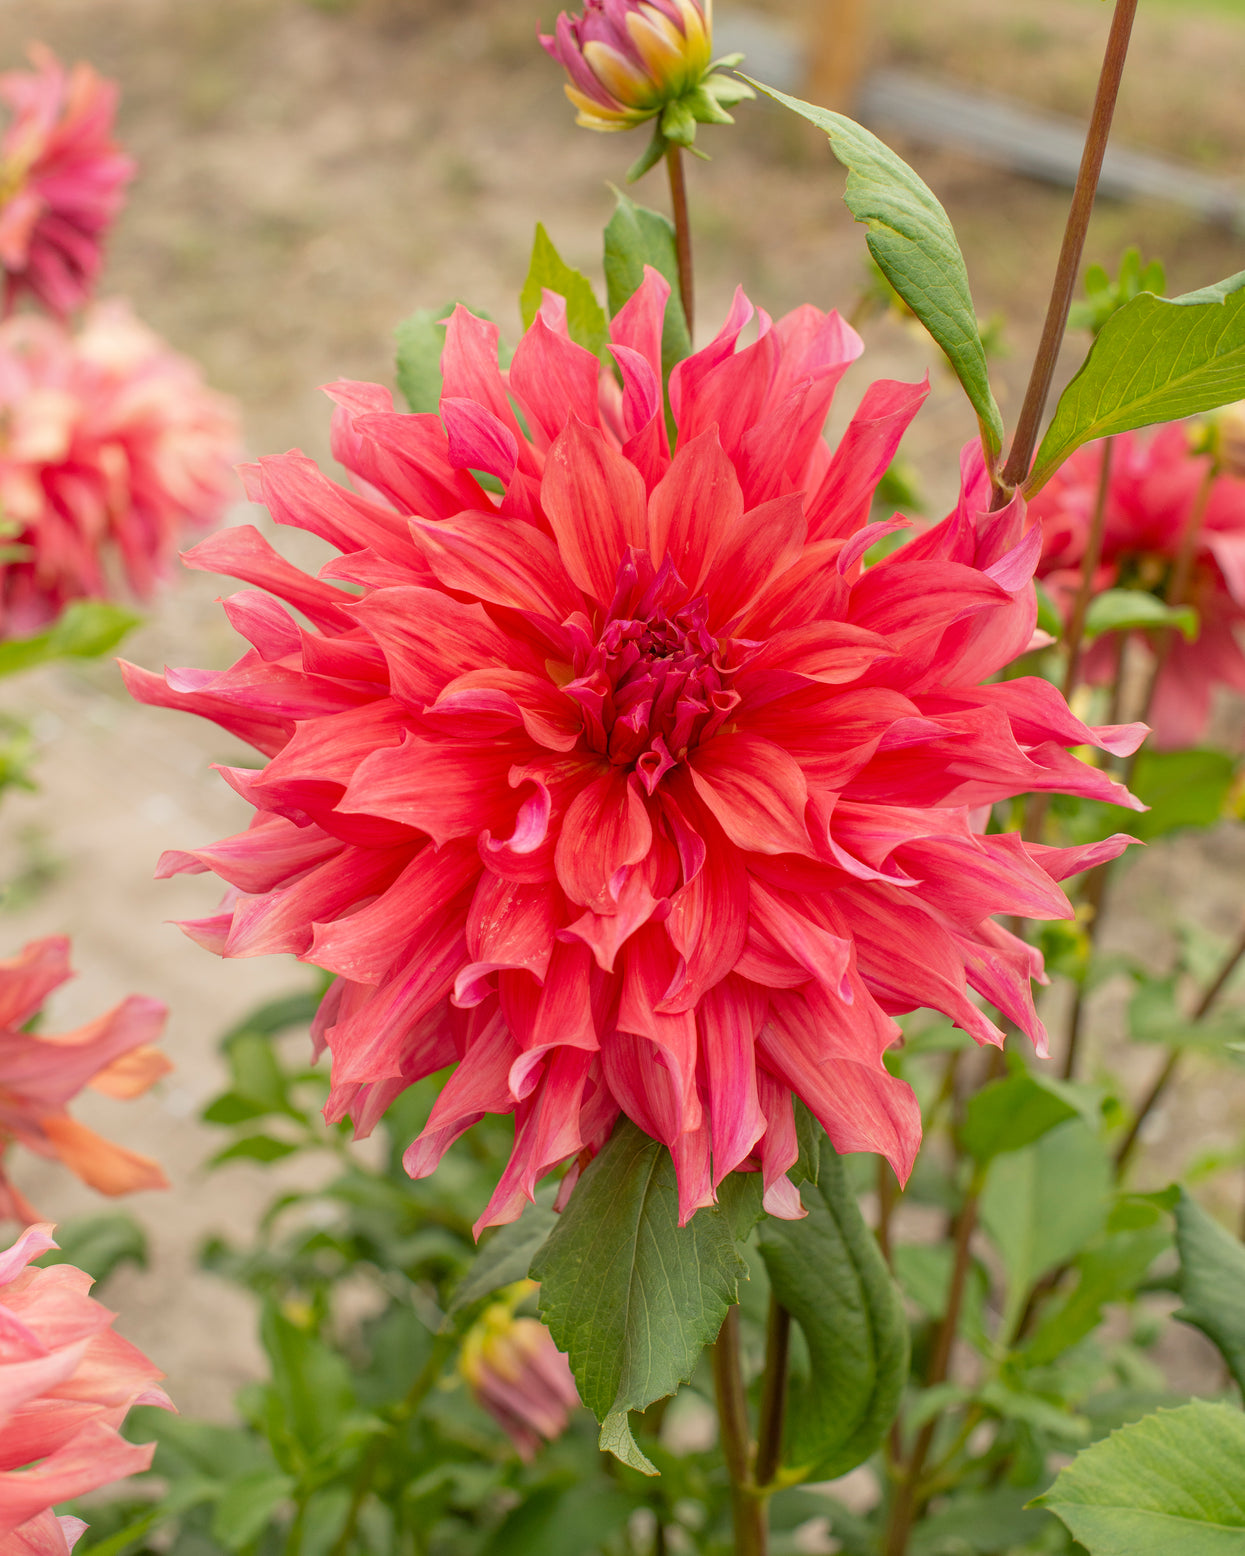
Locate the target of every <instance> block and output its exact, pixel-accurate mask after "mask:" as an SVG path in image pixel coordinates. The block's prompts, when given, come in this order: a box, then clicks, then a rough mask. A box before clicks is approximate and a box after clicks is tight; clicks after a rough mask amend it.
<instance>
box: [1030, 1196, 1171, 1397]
mask: <svg viewBox="0 0 1245 1556" xmlns="http://www.w3.org/2000/svg"><path fill="white" fill-rule="evenodd" d="M1170 1245H1171V1233H1170V1232H1169V1231H1168V1229H1167V1227H1166V1226H1165V1225H1163V1224H1162V1221H1161V1218H1159V1216H1158V1213H1157V1212H1155V1220H1154V1222H1153V1223H1152V1224H1151V1225H1149V1226H1146V1227H1139V1228H1136V1229H1134V1230H1130V1231H1118V1232H1112V1233H1111V1235H1109V1236H1107V1237H1104V1238H1103V1240H1102V1241H1101V1242H1100V1243H1098V1244H1096V1245H1095V1246H1093V1247H1091V1248H1087V1249H1085V1250H1084V1252H1082V1253H1080V1254H1078V1255H1077V1258H1076V1260H1075V1261H1074V1264H1075V1269H1076V1272H1077V1282H1076V1285H1075V1286H1074V1287H1073V1289H1072V1291H1071V1292H1069V1294H1068V1295H1067V1296H1066V1297H1064V1298H1063V1299H1062V1300H1061V1301H1060V1302H1058V1303H1057V1304H1056V1305H1055V1306H1054V1307H1053V1308H1052V1309H1050V1310H1049V1311H1048V1312H1046V1313H1045V1314H1044V1315H1043V1317H1042V1321H1041V1323H1040V1324H1039V1325H1038V1327H1037V1329H1036V1331H1035V1332H1034V1334H1033V1337H1032V1338H1031V1339H1030V1340H1029V1341H1028V1342H1027V1343H1026V1345H1025V1346H1024V1349H1023V1352H1022V1357H1023V1362H1024V1365H1025V1366H1028V1367H1041V1366H1045V1365H1046V1364H1047V1363H1048V1362H1052V1361H1054V1360H1055V1358H1056V1357H1058V1356H1062V1355H1063V1353H1064V1352H1065V1351H1068V1350H1071V1348H1072V1347H1073V1346H1074V1345H1078V1344H1079V1343H1080V1342H1081V1341H1082V1340H1083V1339H1084V1338H1085V1337H1086V1335H1088V1334H1091V1333H1092V1332H1093V1331H1094V1329H1096V1328H1097V1326H1098V1323H1099V1320H1100V1319H1101V1318H1102V1310H1103V1308H1104V1307H1105V1306H1106V1305H1107V1303H1108V1302H1120V1301H1124V1300H1126V1299H1127V1298H1129V1297H1131V1296H1132V1294H1133V1293H1134V1292H1135V1291H1136V1289H1137V1287H1138V1286H1139V1285H1140V1284H1141V1282H1142V1281H1143V1280H1144V1279H1145V1277H1146V1275H1147V1273H1148V1272H1149V1269H1150V1266H1151V1265H1152V1264H1153V1263H1154V1261H1155V1259H1157V1258H1158V1256H1159V1255H1160V1254H1161V1253H1163V1252H1164V1251H1165V1250H1166V1249H1167V1248H1168V1247H1169V1246H1170Z"/></svg>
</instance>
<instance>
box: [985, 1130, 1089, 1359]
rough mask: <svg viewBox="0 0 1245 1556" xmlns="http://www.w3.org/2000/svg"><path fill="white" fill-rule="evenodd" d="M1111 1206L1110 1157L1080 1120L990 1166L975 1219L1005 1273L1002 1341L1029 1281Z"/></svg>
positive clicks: (1079, 1243)
mask: <svg viewBox="0 0 1245 1556" xmlns="http://www.w3.org/2000/svg"><path fill="white" fill-rule="evenodd" d="M1110 1203H1111V1163H1110V1159H1109V1158H1108V1156H1107V1152H1106V1149H1105V1147H1104V1146H1103V1145H1102V1142H1101V1141H1100V1140H1099V1139H1098V1138H1097V1136H1096V1135H1095V1134H1094V1133H1093V1131H1092V1130H1091V1129H1090V1128H1089V1127H1088V1125H1087V1124H1085V1123H1084V1121H1083V1120H1081V1119H1079V1118H1074V1119H1072V1120H1070V1121H1068V1122H1066V1123H1063V1124H1061V1125H1060V1126H1059V1127H1057V1128H1055V1129H1052V1130H1050V1131H1049V1132H1048V1133H1046V1134H1044V1135H1043V1136H1042V1138H1041V1139H1040V1140H1038V1141H1036V1142H1035V1143H1034V1144H1032V1145H1030V1146H1027V1147H1026V1148H1025V1149H1024V1150H1020V1151H1011V1152H1008V1153H1007V1154H1005V1155H999V1156H998V1157H997V1158H996V1159H995V1160H994V1161H993V1162H992V1163H991V1165H990V1171H989V1173H988V1175H987V1177H986V1184H985V1188H984V1189H983V1191H982V1195H981V1204H980V1214H981V1223H982V1225H983V1227H984V1228H985V1230H986V1231H987V1233H988V1234H989V1236H990V1239H991V1241H992V1242H993V1243H994V1245H995V1247H996V1248H997V1249H998V1250H999V1253H1000V1254H1001V1255H1002V1257H1003V1264H1004V1267H1005V1268H1006V1271H1007V1304H1006V1309H1005V1311H1004V1315H1003V1319H1002V1321H1001V1323H1000V1327H999V1334H1000V1337H1001V1338H1003V1339H1005V1340H1006V1339H1009V1338H1010V1337H1011V1335H1012V1333H1013V1330H1014V1327H1015V1324H1016V1321H1017V1320H1018V1319H1019V1317H1020V1314H1021V1312H1022V1311H1023V1309H1024V1304H1025V1300H1026V1298H1027V1297H1028V1294H1029V1291H1030V1289H1031V1288H1032V1286H1033V1283H1034V1282H1035V1281H1036V1280H1038V1279H1040V1277H1041V1276H1042V1275H1044V1274H1045V1273H1046V1271H1047V1270H1053V1269H1055V1268H1057V1267H1058V1266H1059V1265H1061V1264H1063V1263H1064V1262H1065V1261H1067V1260H1068V1259H1070V1258H1071V1257H1072V1256H1073V1254H1075V1253H1076V1252H1077V1251H1078V1249H1080V1248H1082V1247H1083V1246H1084V1245H1085V1244H1086V1243H1087V1242H1088V1241H1089V1240H1090V1239H1091V1238H1092V1237H1094V1236H1096V1235H1097V1233H1098V1232H1100V1231H1101V1230H1102V1227H1103V1225H1104V1223H1105V1221H1106V1219H1107V1213H1108V1210H1109V1208H1110Z"/></svg>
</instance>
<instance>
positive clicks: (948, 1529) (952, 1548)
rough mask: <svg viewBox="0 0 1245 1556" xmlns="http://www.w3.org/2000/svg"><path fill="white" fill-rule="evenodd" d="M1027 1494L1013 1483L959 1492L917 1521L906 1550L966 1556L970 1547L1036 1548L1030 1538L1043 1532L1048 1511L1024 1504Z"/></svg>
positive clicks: (917, 1554)
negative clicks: (1034, 1508)
mask: <svg viewBox="0 0 1245 1556" xmlns="http://www.w3.org/2000/svg"><path fill="white" fill-rule="evenodd" d="M1028 1495H1029V1493H1028V1491H1022V1490H1019V1489H1018V1488H1016V1487H1014V1486H998V1487H996V1488H995V1489H994V1490H993V1491H969V1492H961V1493H960V1494H959V1495H958V1496H956V1497H955V1498H954V1499H953V1500H951V1501H950V1503H949V1504H948V1505H947V1506H946V1507H944V1508H942V1509H941V1510H940V1511H939V1512H937V1513H933V1514H927V1515H926V1516H925V1517H924V1518H922V1519H921V1520H920V1521H919V1523H918V1524H917V1526H916V1528H915V1529H914V1530H913V1531H912V1541H911V1544H910V1546H909V1550H910V1551H911V1552H912V1556H946V1553H950V1552H955V1553H957V1556H959V1553H961V1552H963V1553H964V1556H967V1553H968V1552H970V1551H972V1552H981V1553H983V1556H985V1553H987V1552H988V1553H990V1556H994V1553H995V1552H997V1551H1011V1550H1016V1549H1025V1550H1031V1549H1038V1548H1039V1547H1037V1546H1036V1545H1032V1544H1031V1543H1030V1542H1032V1541H1034V1540H1035V1539H1036V1537H1037V1536H1039V1535H1040V1534H1041V1533H1042V1526H1043V1525H1044V1524H1046V1523H1049V1522H1050V1515H1049V1514H1043V1513H1041V1512H1038V1511H1034V1510H1033V1509H1031V1508H1026V1507H1025V1505H1024V1504H1025V1501H1026V1499H1027V1497H1028ZM1056 1527H1057V1526H1056Z"/></svg>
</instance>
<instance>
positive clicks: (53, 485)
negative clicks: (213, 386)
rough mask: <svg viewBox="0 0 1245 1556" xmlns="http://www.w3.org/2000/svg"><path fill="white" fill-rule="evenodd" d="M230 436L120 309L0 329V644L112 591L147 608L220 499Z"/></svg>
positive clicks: (188, 378)
mask: <svg viewBox="0 0 1245 1556" xmlns="http://www.w3.org/2000/svg"><path fill="white" fill-rule="evenodd" d="M237 444H238V431H237V425H236V422H235V419H234V414H233V411H232V409H231V407H230V405H229V403H228V402H227V401H226V400H224V399H223V398H221V397H220V396H218V395H216V394H214V393H212V391H211V390H209V389H207V388H206V387H205V386H204V384H203V381H202V379H201V377H200V375H199V371H198V369H197V368H196V367H195V365H194V364H193V363H192V362H190V361H189V360H188V359H187V358H185V357H182V356H179V355H178V354H177V353H176V352H173V351H171V350H170V349H169V348H168V347H167V346H166V345H164V344H163V342H162V341H160V340H159V338H158V337H157V336H155V335H153V334H152V333H151V331H149V330H148V329H146V328H145V327H144V326H143V325H142V324H140V323H139V322H138V321H137V320H136V319H135V318H134V317H133V316H132V315H131V313H130V312H129V310H128V309H127V308H126V307H125V306H124V305H123V304H121V303H116V302H113V303H108V304H101V305H99V306H97V307H96V308H94V309H93V310H92V311H91V312H90V313H89V314H88V315H87V317H86V320H85V322H84V324H83V327H82V329H81V331H80V332H79V333H77V334H72V333H71V332H70V331H69V330H67V329H66V328H65V327H64V326H62V325H60V324H57V323H56V322H54V321H52V320H50V319H44V318H39V317H37V316H34V315H25V314H23V315H17V316H15V317H13V318H11V319H9V320H7V321H6V322H5V323H4V324H0V526H2V533H3V542H4V549H3V551H2V552H0V637H6V636H14V635H21V634H24V633H29V632H33V631H35V630H37V629H38V628H40V627H43V626H45V625H46V624H47V623H48V622H50V621H52V620H54V619H55V618H56V616H58V615H59V613H60V612H61V610H62V609H63V608H64V606H65V605H67V604H68V603H69V602H70V601H72V600H77V599H83V598H96V599H98V598H107V597H110V596H113V595H115V594H117V593H118V592H122V591H123V588H124V586H125V585H128V587H129V590H130V591H131V592H132V593H133V594H135V595H137V596H138V597H139V598H140V599H145V598H147V597H148V596H149V595H150V594H151V592H152V590H153V589H154V587H155V585H156V584H157V583H158V582H159V581H160V579H161V578H162V577H163V576H164V574H165V573H166V571H167V568H168V564H169V563H170V561H171V560H172V557H173V554H174V551H175V548H176V545H177V541H178V538H179V537H180V536H181V534H182V533H183V532H184V531H185V529H186V528H187V527H195V528H204V527H206V526H207V525H210V524H213V523H215V522H217V521H218V520H219V519H220V516H221V514H222V512H223V510H224V507H225V505H226V503H227V502H228V501H229V499H230V497H231V496H232V495H233V490H234V483H233V477H232V475H231V472H230V464H231V461H232V459H233V458H234V457H235V454H236V449H237Z"/></svg>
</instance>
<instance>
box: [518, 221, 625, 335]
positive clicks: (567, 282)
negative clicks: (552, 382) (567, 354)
mask: <svg viewBox="0 0 1245 1556" xmlns="http://www.w3.org/2000/svg"><path fill="white" fill-rule="evenodd" d="M545 288H548V290H549V291H551V292H557V294H558V295H559V296H560V297H564V298H565V299H566V324H567V328H568V329H569V331H570V335H571V339H572V340H573V341H576V342H577V343H578V344H579V345H581V346H583V347H584V348H585V349H586V350H588V351H591V352H592V354H593V356H594V357H599V356H600V355H601V354H602V353H603V352H604V350H605V343H606V341H607V340H608V339H609V328H608V326H607V324H606V322H605V310H604V309H603V308H602V307H601V304H600V303H599V302H598V301H597V300H596V296H595V294H594V293H593V290H592V283H591V282H590V281H589V280H588V278H587V276H585V275H584V274H583V273H582V272H581V271H578V270H572V269H571V267H570V266H569V265H568V264H567V263H566V261H565V260H564V259H563V258H562V256H561V255H560V254H559V253H558V251H557V249H555V248H554V246H553V244H552V243H551V242H550V239H549V234H548V233H547V232H546V231H545V229H544V227H543V226H542V225H541V224H540V222H537V223H536V240H535V242H534V243H533V244H532V262H531V265H530V267H529V268H528V272H527V280H526V281H525V282H524V283H523V290H522V292H521V293H520V294H519V307H520V309H521V311H522V314H523V328H524V329H525V330H526V329H530V328H531V324H532V320H533V319H534V318H535V317H536V315H537V314H538V313H539V312H540V302H541V293H542V291H543V290H544V289H545Z"/></svg>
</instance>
